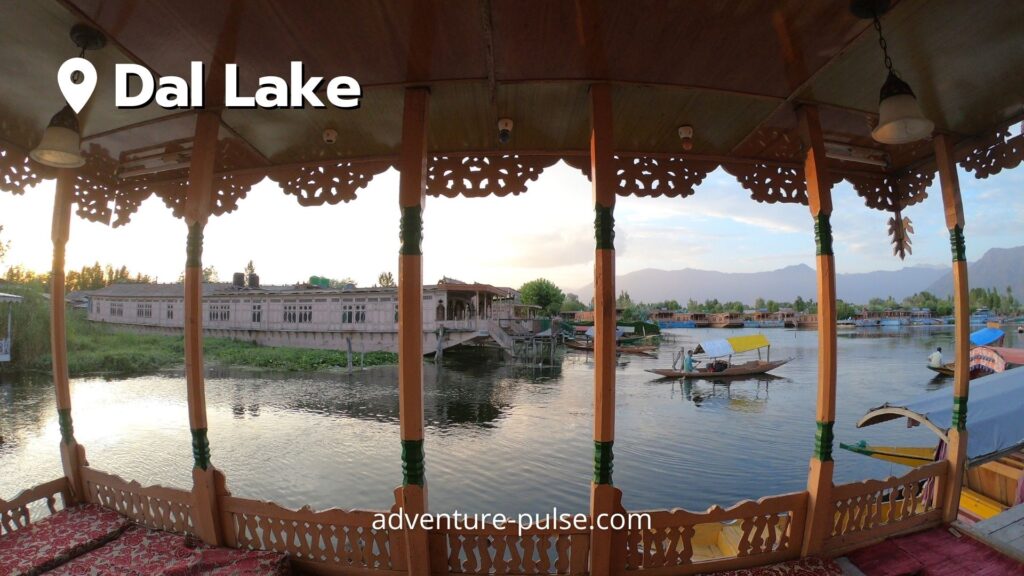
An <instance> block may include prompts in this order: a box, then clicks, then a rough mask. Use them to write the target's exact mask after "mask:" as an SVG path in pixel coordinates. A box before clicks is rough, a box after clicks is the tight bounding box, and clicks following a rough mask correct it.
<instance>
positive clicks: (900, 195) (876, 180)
mask: <svg viewBox="0 0 1024 576" xmlns="http://www.w3.org/2000/svg"><path fill="white" fill-rule="evenodd" d="M843 177H844V178H846V180H847V181H848V182H849V183H850V184H853V188H854V190H856V191H857V195H858V196H860V197H861V198H863V199H864V203H865V204H867V206H868V207H869V208H874V209H876V210H885V211H888V212H895V211H896V210H899V209H902V208H906V207H907V206H913V205H914V204H917V203H918V202H920V201H922V200H924V199H925V198H927V197H928V193H927V192H925V189H926V188H927V187H928V186H930V185H931V183H932V180H934V179H935V172H934V171H926V170H916V171H911V172H902V173H899V174H885V173H881V172H880V173H878V174H872V173H868V172H857V173H846V174H844V175H843Z"/></svg>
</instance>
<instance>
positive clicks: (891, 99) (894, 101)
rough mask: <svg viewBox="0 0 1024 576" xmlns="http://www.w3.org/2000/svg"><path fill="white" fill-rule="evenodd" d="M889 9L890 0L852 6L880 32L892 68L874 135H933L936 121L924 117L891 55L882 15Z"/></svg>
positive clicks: (907, 138) (885, 139)
mask: <svg viewBox="0 0 1024 576" xmlns="http://www.w3.org/2000/svg"><path fill="white" fill-rule="evenodd" d="M888 9H889V0H852V2H851V3H850V10H851V11H852V12H853V13H854V14H855V15H856V16H859V17H861V18H865V19H866V18H870V19H871V20H872V21H873V22H874V26H875V31H876V32H878V46H879V47H880V48H881V49H882V56H883V62H885V67H886V69H887V70H888V71H889V74H888V76H886V78H885V84H883V85H882V89H881V90H880V91H879V95H878V126H876V127H875V129H874V130H872V131H871V137H872V138H874V139H875V140H876V141H877V142H881V143H882V144H906V143H908V142H914V141H917V140H921V139H923V138H927V137H928V136H931V133H932V130H933V129H934V128H935V123H934V122H932V121H931V120H929V119H928V118H925V116H924V114H923V113H922V112H921V106H920V105H919V104H918V102H917V98H916V97H915V96H914V91H913V90H911V89H910V85H909V84H907V83H906V82H905V81H903V79H902V78H900V76H899V74H897V73H896V70H895V69H894V68H893V65H892V58H890V57H889V51H888V46H887V45H886V42H885V36H883V35H882V22H881V20H879V18H878V17H879V15H881V14H884V13H885V11H886V10H888Z"/></svg>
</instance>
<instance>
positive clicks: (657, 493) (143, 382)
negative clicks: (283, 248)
mask: <svg viewBox="0 0 1024 576" xmlns="http://www.w3.org/2000/svg"><path fill="white" fill-rule="evenodd" d="M668 332H670V333H672V334H673V335H674V337H675V339H674V340H673V341H671V342H669V341H666V342H664V343H663V344H662V348H661V350H660V353H659V357H658V358H657V359H653V358H640V357H632V356H623V357H622V358H621V359H620V365H619V368H618V370H617V398H616V410H617V413H616V438H615V461H614V463H615V469H614V482H615V484H616V485H617V486H618V487H619V488H621V489H622V490H623V492H624V497H623V498H624V504H625V506H626V508H627V509H632V510H640V509H655V508H672V507H685V508H689V509H694V510H700V509H704V508H706V507H707V506H710V505H712V504H720V505H723V506H728V505H731V504H733V503H735V502H736V501H738V500H741V499H744V498H757V497H760V496H766V495H772V494H780V493H785V492H789V491H798V490H803V489H804V487H805V485H806V480H807V465H808V461H809V458H810V456H811V451H812V448H813V445H814V429H815V424H814V402H815V387H816V374H817V351H816V350H817V333H816V332H813V331H793V330H768V331H766V334H767V335H768V337H769V338H770V339H771V340H772V343H773V345H772V350H771V354H772V357H773V358H775V357H793V358H794V360H793V361H792V362H790V363H789V364H787V365H785V366H783V367H781V368H779V369H777V370H776V371H775V374H777V375H778V376H779V378H777V379H773V380H770V381H765V380H760V381H759V380H743V381H737V382H734V383H732V384H729V385H724V384H713V383H711V382H705V381H694V382H692V383H681V382H679V381H669V380H659V379H655V378H654V377H653V376H654V375H652V374H649V373H647V372H644V369H645V368H654V367H666V366H668V365H670V364H671V362H672V360H671V358H672V352H673V350H675V349H678V348H679V347H680V346H682V345H690V346H692V345H694V344H696V342H698V341H699V340H702V339H707V338H713V337H723V336H731V335H738V334H743V333H749V332H750V331H748V330H730V331H726V330H670V331H668ZM1008 332H1009V331H1008ZM1015 337H1016V334H1011V333H1008V334H1007V342H1006V345H1007V346H1013V345H1014V344H1015V342H1014V339H1015ZM952 338H953V336H952V331H951V330H949V329H946V330H912V331H910V330H908V331H904V332H883V331H879V330H875V331H873V332H859V333H857V334H856V335H841V337H840V338H839V379H838V407H837V414H836V426H835V435H836V446H835V450H834V457H835V460H836V482H848V481H853V480H859V479H863V478H868V477H877V478H882V477H885V476H887V475H889V474H890V473H897V474H898V473H902V472H903V471H904V469H902V468H901V467H899V466H897V465H890V464H887V463H884V462H881V461H878V460H875V459H871V458H867V457H864V456H860V455H857V454H852V453H849V452H846V451H845V450H840V449H839V446H838V444H839V442H854V441H857V440H861V439H865V440H868V441H870V442H876V443H882V444H917V445H932V444H933V443H934V436H933V435H932V434H931V433H930V432H929V431H927V430H924V429H922V428H915V429H910V430H908V429H906V428H905V427H904V425H903V424H902V422H891V423H887V424H883V425H879V426H875V427H872V428H867V429H863V430H858V429H857V428H856V427H855V423H856V421H857V419H858V418H860V417H861V416H862V415H863V414H864V413H865V412H866V411H867V410H868V409H869V408H872V407H874V406H877V405H879V404H882V403H883V402H885V401H887V400H899V399H902V398H905V397H908V396H914V395H917V394H920V393H923V392H928V393H932V394H944V395H947V396H950V402H952V396H951V394H952V392H951V384H952V382H951V379H949V378H936V377H934V376H933V373H932V372H931V371H929V370H927V369H926V368H925V359H926V356H927V355H928V354H929V353H930V352H931V351H932V350H934V348H935V346H942V347H943V348H944V349H945V350H947V354H946V358H947V360H948V359H950V351H951V350H952ZM3 378H4V380H2V382H0V436H3V438H4V442H3V443H2V444H0V498H10V497H11V496H13V495H14V494H16V493H17V492H18V491H20V490H22V489H24V488H26V487H29V486H32V485H34V484H37V483H40V482H43V481H47V480H50V479H53V478H56V477H58V476H60V474H61V465H60V456H59V451H58V443H59V440H60V433H59V430H58V425H57V414H56V409H55V402H54V395H53V389H52V384H51V383H50V381H49V379H48V378H45V377H40V376H36V377H22V378H20V379H17V380H12V377H11V376H6V377H3ZM424 379H425V382H424V394H425V402H424V406H425V416H426V423H427V435H426V443H425V446H426V453H427V479H428V487H429V501H430V508H431V510H433V511H435V512H443V511H449V512H450V511H454V510H456V509H458V510H459V511H463V512H470V513H472V512H492V513H495V512H502V513H506V514H514V513H519V512H543V511H549V510H550V509H551V508H552V507H553V506H557V507H558V508H559V509H560V510H567V511H584V510H586V508H587V505H588V494H589V492H588V491H589V481H590V478H591V475H592V466H593V451H594V448H593V441H592V426H593V358H592V357H591V356H588V355H585V354H577V353H568V354H566V355H565V358H564V359H563V360H562V362H561V363H560V364H559V365H558V366H556V367H554V368H552V367H545V368H536V367H522V366H509V365H503V364H501V363H500V362H497V361H489V362H485V361H481V360H480V359H479V358H472V359H467V358H465V357H463V358H461V359H460V358H459V357H456V355H455V354H449V355H448V356H447V357H446V359H445V362H444V365H443V366H442V367H435V366H434V365H432V364H427V365H426V368H425V376H424ZM206 386H207V391H206V394H207V406H208V414H209V438H210V445H211V451H212V461H213V463H214V464H215V465H216V466H217V467H218V468H220V469H221V470H223V471H224V472H225V474H226V475H227V479H228V487H229V489H230V490H231V491H232V493H233V494H235V495H237V496H242V497H247V498H257V499H266V500H273V501H275V502H278V503H280V504H282V505H285V506H289V507H298V506H303V505H306V504H308V505H311V506H312V507H314V508H319V509H323V508H328V507H334V506H337V507H342V508H364V509H365V508H371V509H382V508H387V507H390V506H391V504H393V502H394V497H393V494H392V490H393V489H394V487H395V486H398V485H399V484H400V483H401V479H402V475H401V458H400V445H399V432H398V430H399V429H398V385H397V370H396V368H395V367H384V368H377V369H371V370H367V371H356V372H354V373H353V374H351V375H348V374H345V373H317V374H301V375H297V374H267V373H254V372H251V371H238V370H235V371H227V370H217V369H214V370H211V371H210V372H209V375H208V378H207V381H206ZM71 388H72V407H73V408H72V414H73V417H74V427H75V436H76V438H77V439H78V441H79V442H80V443H82V444H83V445H85V446H86V448H87V450H88V458H89V461H90V463H91V464H92V465H93V466H95V467H97V468H99V469H101V470H104V471H108V472H112V473H116V474H119V475H121V476H122V477H124V478H126V479H135V480H138V481H140V482H142V483H143V484H149V483H160V484H163V485H167V486H175V487H182V488H188V487H189V486H190V484H191V466H192V454H191V440H190V435H189V430H188V416H187V412H186V404H185V380H184V376H183V374H182V373H180V372H178V373H176V372H167V373H161V374H158V375H149V376H138V377H132V378H127V379H104V378H95V377H90V378H76V379H73V380H72V383H71Z"/></svg>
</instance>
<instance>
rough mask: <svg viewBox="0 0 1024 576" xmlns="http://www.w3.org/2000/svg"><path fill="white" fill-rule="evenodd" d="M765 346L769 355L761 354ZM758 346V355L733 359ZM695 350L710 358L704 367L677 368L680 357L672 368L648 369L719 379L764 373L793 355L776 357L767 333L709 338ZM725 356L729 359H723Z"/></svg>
mask: <svg viewBox="0 0 1024 576" xmlns="http://www.w3.org/2000/svg"><path fill="white" fill-rule="evenodd" d="M762 349H767V351H768V354H767V357H766V358H765V359H762V358H761V350H762ZM755 350H756V351H757V359H752V360H748V361H746V362H742V363H738V364H736V363H733V362H732V357H733V355H735V354H742V353H744V352H752V351H755ZM693 352H694V354H700V355H703V356H704V358H705V359H706V360H707V361H708V365H706V366H704V367H702V368H695V369H694V370H692V371H685V370H677V369H676V362H678V358H677V359H676V362H673V364H672V368H652V369H648V370H647V371H648V372H650V373H652V374H657V375H659V376H662V377H663V378H707V379H715V380H717V379H721V378H737V377H744V376H752V375H756V374H764V373H766V372H768V371H769V370H774V369H775V368H778V367H779V366H782V365H783V364H785V363H786V362H789V361H790V360H791V358H787V359H785V360H775V361H772V359H771V343H770V342H768V339H767V338H765V336H764V334H751V335H748V336H733V337H731V338H721V339H715V340H706V341H704V342H701V343H700V344H699V345H698V346H697V347H696V348H694V350H693ZM680 353H681V351H680ZM723 358H725V360H722V359H723ZM702 361H704V360H702Z"/></svg>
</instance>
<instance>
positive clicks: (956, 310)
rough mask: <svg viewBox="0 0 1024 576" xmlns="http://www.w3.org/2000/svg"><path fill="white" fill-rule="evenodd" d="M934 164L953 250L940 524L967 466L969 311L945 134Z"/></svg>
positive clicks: (954, 503)
mask: <svg viewBox="0 0 1024 576" xmlns="http://www.w3.org/2000/svg"><path fill="white" fill-rule="evenodd" d="M935 163H936V165H937V166H938V169H939V182H940V184H941V186H942V205H943V206H944V207H945V212H946V228H948V229H949V241H950V245H951V247H952V249H953V317H954V319H955V322H956V323H955V327H954V329H953V330H954V335H955V341H954V344H953V346H954V348H955V351H954V353H953V359H954V360H955V361H956V368H954V372H953V422H952V423H951V426H950V428H949V433H948V437H949V444H948V445H947V446H946V460H947V461H948V462H949V468H948V470H947V481H946V485H945V486H944V487H943V489H942V498H943V501H942V510H943V514H942V516H943V520H944V521H946V522H952V521H954V520H956V517H957V513H958V512H959V510H960V489H961V487H962V484H963V477H964V471H965V468H966V466H967V393H968V389H969V382H970V368H971V367H970V348H971V343H970V338H971V335H970V332H971V318H970V316H971V311H970V308H969V305H970V301H969V294H968V293H969V291H970V287H969V286H968V284H967V257H966V255H965V248H964V207H963V203H962V202H961V200H960V179H959V177H958V176H957V173H956V161H955V160H954V159H953V143H952V142H951V141H950V139H949V137H948V136H946V135H945V134H937V135H936V136H935Z"/></svg>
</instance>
